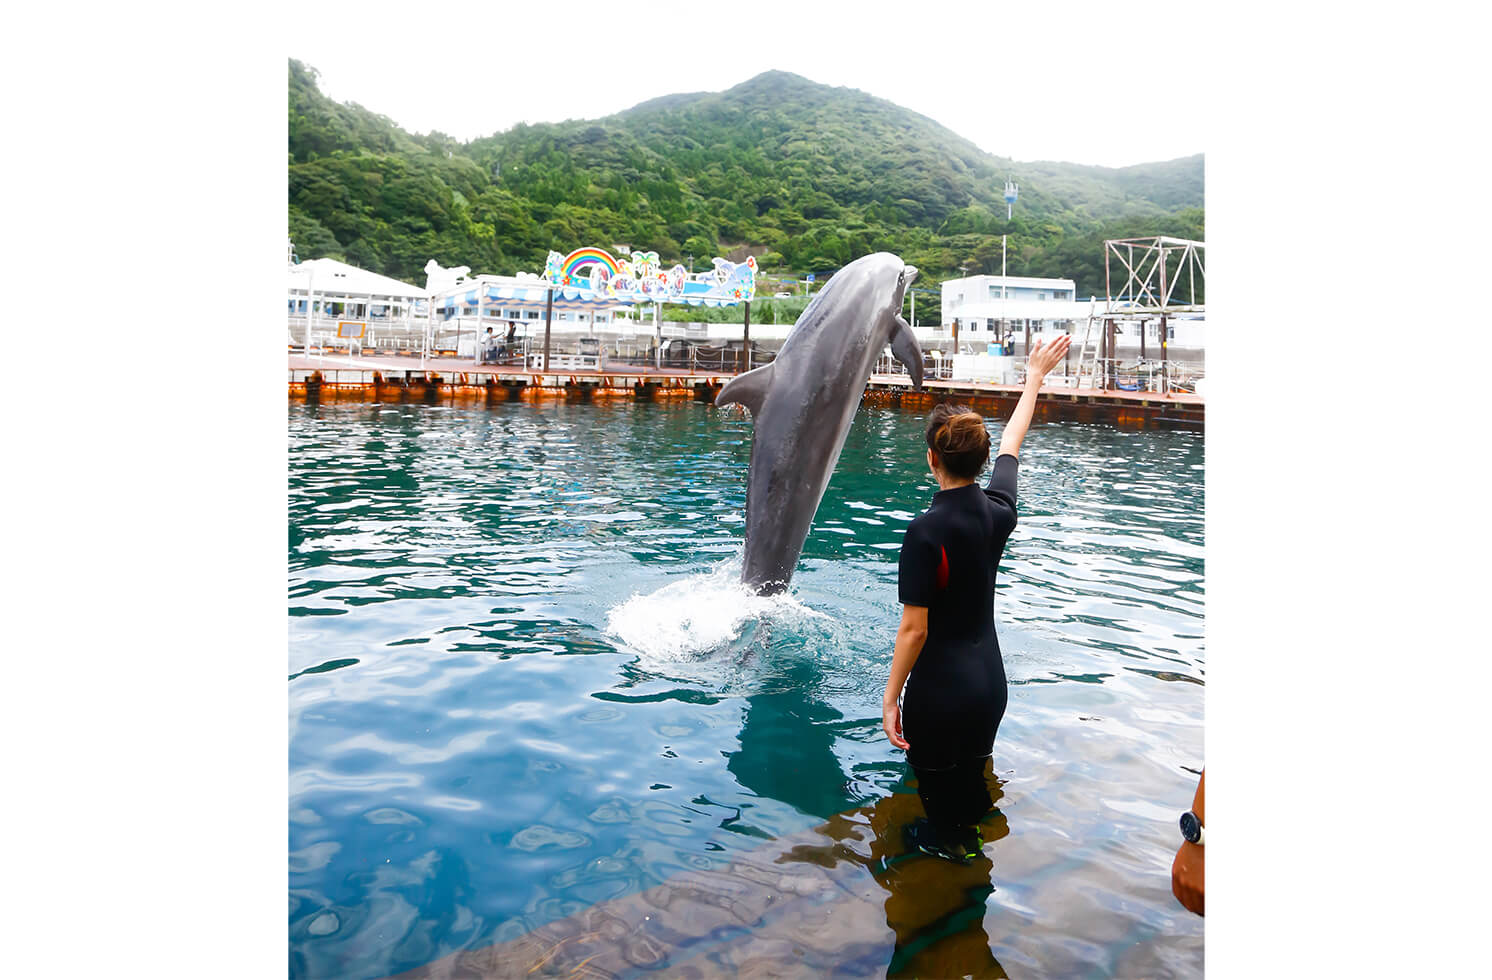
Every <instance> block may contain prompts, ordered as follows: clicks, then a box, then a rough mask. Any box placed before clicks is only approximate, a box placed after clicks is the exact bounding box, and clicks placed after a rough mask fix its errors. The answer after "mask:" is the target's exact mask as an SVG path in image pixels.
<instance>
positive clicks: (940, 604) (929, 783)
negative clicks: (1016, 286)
mask: <svg viewBox="0 0 1492 980" xmlns="http://www.w3.org/2000/svg"><path fill="white" fill-rule="evenodd" d="M1069 343H1071V338H1070V337H1067V336H1062V337H1058V338H1057V340H1056V341H1054V342H1053V343H1051V344H1050V345H1048V346H1046V347H1045V348H1043V347H1042V345H1041V344H1040V343H1037V344H1036V346H1035V347H1034V348H1033V350H1032V351H1031V359H1030V367H1029V368H1028V370H1027V372H1026V384H1025V390H1024V391H1023V392H1022V393H1021V398H1020V401H1019V402H1018V403H1017V404H1016V406H1015V411H1014V412H1013V413H1012V414H1011V417H1010V421H1009V422H1007V423H1006V424H1005V431H1004V432H1003V433H1002V435H1001V437H1000V452H999V455H998V456H997V457H996V458H995V466H994V472H993V473H992V474H991V475H990V480H989V485H988V486H987V487H984V488H981V487H979V485H978V484H977V483H976V482H975V479H976V477H978V476H979V473H980V471H981V470H983V469H984V464H985V462H986V461H987V460H988V459H989V447H990V438H989V431H988V430H987V429H986V428H985V422H984V419H983V418H982V417H980V416H979V414H978V413H976V412H972V411H969V410H968V409H965V408H959V407H955V406H952V405H949V404H947V403H944V404H940V405H938V406H937V407H936V408H934V409H933V412H932V415H931V417H930V418H929V419H928V423H927V436H926V438H927V466H928V468H929V469H930V470H932V474H933V477H934V478H935V479H936V480H937V481H938V486H939V488H940V489H939V490H938V492H937V493H935V494H933V499H932V505H931V506H930V507H928V509H927V510H926V511H925V512H923V513H922V514H921V515H920V516H919V517H917V518H916V519H914V520H913V521H912V523H911V524H910V525H909V526H908V527H907V533H906V537H905V539H904V540H903V541H902V546H901V564H900V578H899V583H898V588H897V592H898V597H899V598H900V600H901V602H902V614H901V625H900V626H899V627H898V628H897V631H896V646H895V651H894V653H893V654H892V659H891V676H890V677H889V678H887V680H886V693H885V696H884V698H883V699H882V701H881V724H882V727H883V728H884V729H885V732H886V737H887V738H889V739H890V740H891V744H892V745H894V746H896V747H897V748H899V749H903V750H905V751H906V753H907V761H908V762H909V763H910V764H911V766H912V771H913V772H914V773H915V774H916V777H917V794H918V795H919V796H920V797H921V798H922V806H923V809H924V810H926V812H927V820H926V821H925V822H917V823H914V824H912V825H911V826H910V827H909V828H908V829H907V838H908V844H909V846H912V847H916V848H917V849H919V850H921V851H923V852H924V853H927V854H931V855H933V856H935V857H942V858H946V859H949V860H953V861H958V862H960V863H962V862H964V861H967V860H969V859H970V858H971V857H972V856H973V855H974V854H975V853H976V852H977V851H978V850H979V849H980V848H981V847H982V844H983V842H982V840H981V839H980V837H979V831H978V827H977V824H978V823H979V821H980V819H982V818H983V817H984V815H985V814H986V813H988V812H989V810H990V807H991V805H992V804H991V802H990V796H989V791H988V789H987V787H986V784H985V781H984V767H985V764H986V760H987V759H988V758H989V757H990V755H991V753H992V751H993V749H994V742H995V733H996V731H998V730H999V727H1000V719H1001V718H1003V717H1004V715H1005V705H1006V701H1007V698H1008V692H1007V689H1006V682H1005V664H1004V661H1003V660H1002V659H1001V656H1000V643H999V640H998V638H997V637H996V636H995V618H994V607H995V574H996V572H997V571H998V569H999V565H1000V557H1001V555H1002V554H1004V551H1005V542H1006V541H1007V540H1008V539H1009V537H1010V532H1011V531H1013V530H1014V529H1015V522H1016V473H1017V469H1018V466H1019V461H1018V456H1019V454H1020V448H1021V442H1022V441H1023V440H1024V439H1025V437H1026V429H1027V428H1028V427H1029V426H1030V424H1031V416H1032V414H1033V413H1034V412H1035V410H1036V399H1037V397H1038V396H1039V394H1040V391H1041V382H1042V379H1043V378H1045V377H1046V374H1047V372H1048V371H1050V370H1052V368H1054V367H1056V366H1057V365H1058V364H1060V363H1061V362H1062V358H1063V356H1064V355H1065V354H1066V353H1067V347H1068V344H1069ZM903 685H905V686H906V691H905V695H904V696H903V691H902V687H903Z"/></svg>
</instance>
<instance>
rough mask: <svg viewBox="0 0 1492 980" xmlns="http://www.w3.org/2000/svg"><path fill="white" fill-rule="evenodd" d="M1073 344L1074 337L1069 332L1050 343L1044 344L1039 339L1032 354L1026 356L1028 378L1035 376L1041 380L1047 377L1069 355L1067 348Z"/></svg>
mask: <svg viewBox="0 0 1492 980" xmlns="http://www.w3.org/2000/svg"><path fill="white" fill-rule="evenodd" d="M1071 346H1072V337H1071V336H1070V335H1068V334H1063V335H1062V336H1060V337H1058V338H1057V339H1056V340H1054V341H1052V342H1051V343H1050V344H1045V345H1043V344H1042V342H1041V341H1039V340H1038V341H1037V342H1036V346H1035V347H1033V348H1032V349H1031V356H1030V357H1028V358H1026V379H1027V380H1030V379H1032V378H1035V379H1036V380H1037V381H1038V382H1039V381H1040V380H1041V379H1042V378H1045V377H1046V376H1047V373H1048V372H1049V371H1051V370H1052V368H1054V367H1056V366H1057V365H1058V364H1060V363H1061V361H1062V358H1064V357H1066V356H1067V348H1069V347H1071Z"/></svg>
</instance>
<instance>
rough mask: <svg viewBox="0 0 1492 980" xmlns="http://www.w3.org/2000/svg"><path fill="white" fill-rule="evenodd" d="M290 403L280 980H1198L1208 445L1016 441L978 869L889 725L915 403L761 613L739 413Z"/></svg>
mask: <svg viewBox="0 0 1492 980" xmlns="http://www.w3.org/2000/svg"><path fill="white" fill-rule="evenodd" d="M290 415H291V418H290V428H291V452H290V469H291V473H290V493H291V527H290V537H289V544H290V572H291V580H290V600H291V603H290V604H291V621H290V633H291V646H290V653H291V663H290V668H291V669H290V678H291V679H290V709H291V716H290V725H291V743H290V778H291V793H290V814H289V816H290V852H291V853H290V931H291V946H290V972H291V975H292V976H297V977H356V978H371V977H379V976H385V975H389V974H394V973H399V972H400V971H405V970H416V971H421V972H420V973H419V974H418V975H425V976H437V975H457V974H453V973H451V972H450V971H451V970H453V969H456V968H457V967H458V966H459V967H461V968H467V967H476V968H486V969H487V972H488V974H489V975H511V974H514V973H516V975H520V976H521V975H529V973H530V970H532V975H536V976H537V975H569V974H570V973H571V972H573V971H575V970H577V969H579V970H581V973H580V975H592V976H606V975H635V974H638V973H642V972H652V970H653V969H655V968H656V967H658V966H667V967H668V968H669V973H670V975H690V974H691V973H693V974H695V975H699V974H705V975H708V974H712V973H720V972H725V971H731V972H747V973H749V972H757V973H759V974H761V975H824V974H825V973H833V974H835V975H866V976H875V975H882V974H886V973H887V972H890V973H891V974H892V975H908V976H911V975H923V976H927V975H954V974H959V975H962V974H970V973H972V974H973V975H979V976H1001V975H1004V971H1005V970H1009V971H1011V972H1014V973H1017V974H1026V975H1030V974H1038V975H1139V976H1173V975H1179V976H1188V975H1198V974H1200V971H1201V936H1202V929H1201V921H1200V920H1199V919H1195V918H1194V917H1192V916H1190V914H1189V913H1186V912H1185V911H1184V910H1182V909H1181V908H1180V906H1179V905H1177V904H1176V903H1175V902H1174V900H1173V899H1172V898H1171V896H1170V887H1169V886H1170V882H1169V864H1170V858H1171V855H1172V854H1173V853H1174V850H1175V838H1176V831H1175V815H1176V813H1178V812H1179V811H1180V809H1184V807H1185V805H1186V804H1187V803H1189V802H1190V799H1191V793H1192V791H1193V790H1194V788H1195V775H1194V772H1195V770H1196V769H1197V768H1199V767H1200V763H1201V761H1202V745H1201V722H1202V695H1203V681H1204V679H1205V671H1204V666H1203V654H1202V639H1201V637H1202V603H1203V564H1202V524H1201V522H1202V469H1201V464H1202V443H1201V439H1200V437H1198V436H1196V435H1195V434H1191V433H1179V432H1153V431H1152V432H1135V433H1128V432H1119V431H1115V430H1110V429H1104V428H1100V427H1094V426H1082V425H1060V424H1049V425H1044V426H1041V427H1039V428H1038V429H1037V430H1036V431H1035V432H1033V434H1032V436H1031V437H1030V439H1029V440H1028V445H1027V449H1026V451H1025V452H1024V453H1023V459H1022V485H1021V524H1020V527H1019V528H1018V529H1017V531H1016V533H1015V535H1014V537H1013V538H1012V541H1011V545H1010V548H1009V551H1008V553H1007V557H1006V560H1005V562H1004V564H1003V566H1002V571H1001V587H1000V591H999V594H998V597H997V610H996V618H997V623H998V627H999V629H1000V635H1001V647H1002V649H1003V650H1004V652H1005V657H1006V666H1007V672H1008V673H1009V675H1010V678H1011V683H1012V687H1011V704H1010V708H1009V710H1008V711H1007V714H1006V718H1005V721H1004V722H1003V724H1002V727H1001V732H1000V739H999V741H998V742H997V743H996V753H995V758H994V768H993V770H992V771H991V772H990V773H989V774H988V779H989V785H990V786H991V787H992V792H993V793H994V794H995V804H996V807H997V809H996V810H995V811H994V812H993V813H992V814H991V815H990V816H989V817H987V818H986V820H985V822H984V824H983V828H984V839H985V846H984V851H983V856H982V857H981V858H979V859H976V860H975V861H974V862H972V863H971V864H970V865H968V866H964V867H961V866H957V865H953V864H950V863H948V862H944V861H938V860H936V859H933V858H929V857H926V856H922V855H918V854H912V855H908V854H907V853H906V847H905V843H904V841H903V839H902V836H901V833H902V831H901V828H902V827H904V826H905V825H906V824H907V823H908V822H910V821H911V820H912V819H913V818H915V817H918V816H920V815H921V812H922V811H921V806H920V804H919V802H918V800H917V797H916V794H915V788H914V786H913V785H912V784H911V783H910V773H909V772H908V771H907V769H906V767H905V765H904V762H903V760H902V758H901V755H900V753H897V752H895V751H894V750H892V749H891V748H890V746H889V745H888V744H887V743H886V741H885V738H884V736H883V735H882V733H881V730H880V695H881V689H882V686H883V685H884V682H885V676H886V670H887V668H888V666H889V661H890V646H891V638H892V633H893V631H894V627H895V623H896V617H897V615H898V613H899V607H898V606H897V605H896V602H895V593H896V590H895V578H896V557H897V548H898V547H899V544H900V536H901V533H902V531H903V530H904V528H905V526H906V523H907V521H909V520H910V519H911V517H912V516H914V515H915V514H916V513H917V512H918V511H920V510H921V509H922V508H923V507H925V505H926V502H927V500H928V498H929V497H930V496H931V493H932V490H933V489H934V488H933V487H932V485H931V484H930V482H929V478H928V477H927V475H926V473H925V471H923V470H921V466H922V461H921V455H922V453H921V449H920V447H919V440H920V426H921V419H920V418H918V417H916V416H913V415H909V414H907V415H903V414H901V413H897V412H891V411H872V410H862V411H861V412H860V413H859V414H858V415H857V417H856V419H855V423H854V426H853V427H852V430H851V434H850V438H849V441H848V443H847V444H846V447H845V451H844V454H843V456H842V457H841V460H840V463H839V467H838V470H837V472H836V474H835V477H834V480H833V482H832V483H831V485H830V488H829V490H828V492H827V494H826V496H825V500H824V503H823V506H822V507H821V509H820V513H819V517H818V520H817V521H816V522H815V525H814V529H813V531H812V532H811V534H810V536H809V540H808V543H807V546H806V547H805V550H804V557H803V563H802V565H801V566H800V571H799V573H798V575H797V576H796V577H795V579H794V590H793V592H792V594H791V595H790V596H784V597H776V598H775V599H774V600H770V601H769V600H763V604H762V605H759V606H750V603H751V602H752V601H753V600H752V599H750V598H747V597H744V596H742V595H741V594H740V593H739V590H736V589H735V588H734V576H735V574H736V573H737V571H738V569H739V564H738V561H739V558H738V555H739V548H740V534H741V526H742V525H741V513H742V507H743V504H744V495H745V489H744V488H745V467H746V462H747V458H748V454H749V439H750V422H749V419H748V418H746V417H745V416H744V415H742V414H740V413H727V412H722V411H719V410H716V409H714V408H713V407H710V406H704V405H698V404H694V403H688V404H676V405H669V404H657V405H645V404H633V403H618V404H597V405H585V406H581V405H576V406H567V405H544V406H533V405H529V404H521V403H520V404H512V405H501V406H494V407H492V408H490V409H488V408H474V409H470V410H463V409H450V408H443V407H438V406H380V405H335V406H314V405H313V406H293V407H292V408H291V413H290ZM748 607H749V608H748ZM587 956H590V957H591V958H590V959H589V960H587ZM483 964H485V965H486V966H485V967H483Z"/></svg>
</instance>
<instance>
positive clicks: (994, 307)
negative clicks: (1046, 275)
mask: <svg viewBox="0 0 1492 980" xmlns="http://www.w3.org/2000/svg"><path fill="white" fill-rule="evenodd" d="M942 300H943V316H942V320H943V330H942V336H943V339H946V340H951V339H952V338H953V336H954V328H955V324H956V325H957V337H958V347H959V350H960V351H965V352H970V353H977V352H980V351H983V350H985V349H986V348H987V347H988V345H990V344H996V343H999V342H1000V338H1001V336H1003V334H1002V333H1001V331H1000V325H1001V322H1002V321H1003V322H1004V325H1005V332H1006V333H1010V334H1013V340H1014V348H1015V351H1016V353H1017V354H1018V355H1021V356H1024V354H1025V350H1026V331H1027V328H1028V327H1029V328H1030V338H1031V343H1032V345H1034V344H1035V343H1036V341H1038V340H1049V339H1051V338H1053V337H1055V336H1056V335H1057V334H1059V333H1071V334H1072V335H1073V336H1074V338H1075V339H1074V346H1075V347H1076V346H1077V345H1078V344H1080V343H1081V342H1082V340H1083V337H1084V333H1085V331H1086V330H1087V328H1088V318H1089V317H1090V316H1093V317H1099V318H1101V317H1102V316H1103V314H1104V311H1105V302H1104V298H1103V297H1102V296H1082V297H1079V296H1078V295H1077V284H1076V283H1075V282H1073V280H1071V279H1043V278H1038V277H1034V276H968V277H966V278H963V279H949V280H947V281H945V282H944V283H943V288H942ZM1205 324H1206V321H1205V320H1204V319H1203V318H1202V317H1201V316H1198V315H1195V314H1183V315H1180V316H1176V315H1173V316H1171V317H1170V321H1169V327H1170V333H1171V336H1170V343H1169V347H1170V350H1171V352H1172V355H1171V356H1173V357H1181V358H1191V359H1196V360H1200V359H1201V357H1202V355H1203V352H1204V350H1205V347H1206V343H1205V338H1206V333H1205V329H1206V327H1205ZM1140 327H1141V324H1140V321H1139V320H1134V319H1116V322H1115V328H1116V330H1117V333H1118V354H1119V356H1120V357H1121V358H1129V357H1137V356H1138V355H1139V352H1140V346H1141V345H1140ZM1093 329H1094V331H1095V333H1094V334H1093V336H1094V337H1095V338H1096V337H1097V333H1096V331H1097V330H1098V327H1097V326H1095V327H1094V328H1093ZM1144 329H1145V351H1146V355H1147V356H1148V357H1150V358H1155V357H1158V356H1159V351H1160V346H1159V345H1160V316H1159V314H1156V315H1155V316H1153V317H1152V318H1150V319H1148V320H1146V321H1145V322H1144Z"/></svg>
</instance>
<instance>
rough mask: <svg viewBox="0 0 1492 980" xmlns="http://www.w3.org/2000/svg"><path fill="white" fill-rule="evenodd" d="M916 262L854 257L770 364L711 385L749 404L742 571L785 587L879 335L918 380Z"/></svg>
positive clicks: (775, 588)
mask: <svg viewBox="0 0 1492 980" xmlns="http://www.w3.org/2000/svg"><path fill="white" fill-rule="evenodd" d="M916 277H917V267H916V266H911V265H907V264H905V263H904V262H902V260H901V258H900V257H899V256H895V255H892V254H891V253H889V252H876V253H875V254H874V255H867V256H865V257H863V258H859V259H856V260H855V261H853V262H851V263H850V264H849V265H847V266H845V267H844V268H843V269H841V270H839V272H838V273H836V274H835V275H834V277H833V278H832V279H830V280H829V281H828V282H827V283H826V284H825V285H824V288H823V290H822V291H821V292H820V293H819V294H818V295H817V296H815V297H814V298H813V301H812V302H811V303H809V304H808V308H807V309H806V310H804V311H803V315H802V316H800V317H798V322H797V323H795V324H793V329H792V330H791V331H790V332H789V333H788V336H787V340H786V341H784V342H783V345H782V349H781V350H780V351H778V352H777V357H776V359H775V360H773V361H772V362H771V363H770V364H767V365H765V366H763V367H759V368H757V369H756V370H754V371H748V372H747V373H745V374H742V375H740V376H738V377H735V378H732V379H731V381H730V382H729V383H728V384H727V385H726V386H725V387H724V388H721V389H720V394H719V395H717V396H716V397H715V404H716V405H744V406H746V408H748V409H750V410H751V419H752V426H753V429H754V432H753V435H752V440H751V470H750V473H749V474H748V476H747V478H746V559H745V563H744V565H743V567H742V569H741V581H742V582H744V583H746V584H747V585H748V586H750V587H751V588H753V589H755V590H756V591H757V592H758V593H761V594H771V593H775V592H781V591H783V590H784V589H786V588H787V585H788V582H789V581H790V580H791V579H792V577H793V569H794V567H795V566H796V565H797V564H798V555H799V554H801V553H802V551H803V541H804V539H805V538H807V537H808V527H809V525H810V524H812V523H813V515H814V513H815V512H816V511H817V510H818V507H819V501H820V500H822V499H823V496H824V488H825V487H827V486H828V485H829V477H830V476H831V475H832V474H833V472H834V464H835V463H837V462H839V451H840V450H841V449H843V448H844V439H845V436H846V435H848V434H849V431H850V422H851V420H852V419H854V417H855V409H856V408H858V407H859V405H860V396H861V395H862V394H864V393H865V385H866V382H868V381H869V380H870V372H871V368H873V367H874V366H875V362H876V358H878V357H880V356H881V351H882V350H884V349H885V347H886V345H887V344H890V345H891V353H892V354H894V355H895V356H896V359H897V360H899V361H901V363H903V364H905V365H906V367H907V371H908V372H910V373H911V375H912V385H913V387H915V388H916V389H918V390H919V391H920V390H921V388H922V349H921V348H920V347H918V346H917V339H916V338H915V337H913V336H912V328H911V327H909V326H907V321H905V320H903V319H902V318H901V304H902V298H903V297H904V296H905V294H906V290H907V287H908V286H910V285H911V283H912V280H913V279H915V278H916Z"/></svg>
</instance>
